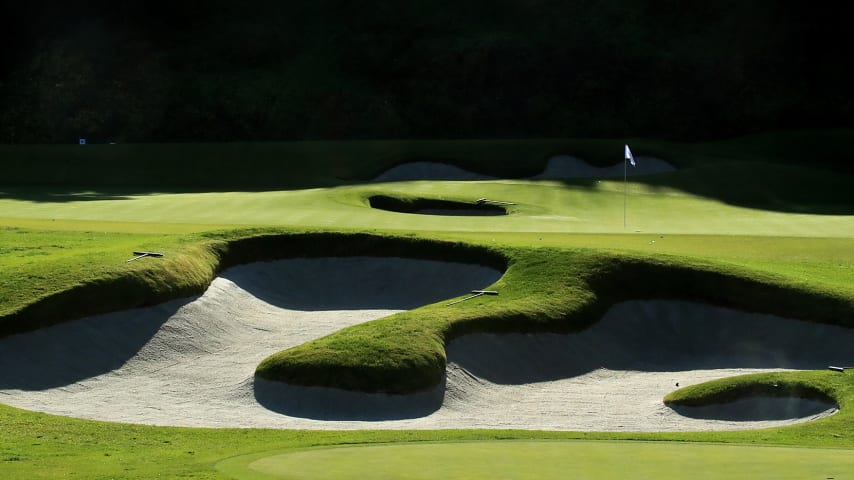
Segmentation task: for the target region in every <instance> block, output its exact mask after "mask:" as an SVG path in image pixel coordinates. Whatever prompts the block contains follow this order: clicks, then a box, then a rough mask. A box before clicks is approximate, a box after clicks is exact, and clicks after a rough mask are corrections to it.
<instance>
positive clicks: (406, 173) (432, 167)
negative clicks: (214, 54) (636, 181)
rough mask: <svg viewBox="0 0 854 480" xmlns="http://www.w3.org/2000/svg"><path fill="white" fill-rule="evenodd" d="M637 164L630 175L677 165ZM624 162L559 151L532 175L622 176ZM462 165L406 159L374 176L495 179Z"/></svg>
mask: <svg viewBox="0 0 854 480" xmlns="http://www.w3.org/2000/svg"><path fill="white" fill-rule="evenodd" d="M635 160H636V166H634V167H632V166H629V167H628V169H626V171H625V174H626V175H628V176H638V175H652V174H656V173H666V172H672V171H674V170H676V168H675V167H674V166H673V165H672V164H670V163H668V162H666V161H664V160H661V159H660V158H655V157H646V156H640V157H635ZM623 173H624V172H623V163H622V162H620V163H617V164H616V165H612V166H609V167H595V166H593V165H591V164H589V163H587V162H586V161H584V160H582V159H580V158H577V157H573V156H570V155H556V156H554V157H551V158H549V159H548V161H547V162H546V168H545V169H544V170H543V172H542V173H539V174H537V175H534V176H533V177H530V178H531V179H533V180H561V179H570V178H616V177H622V176H623ZM496 179H497V177H490V176H488V175H482V174H479V173H474V172H470V171H468V170H464V169H462V168H459V167H456V166H453V165H447V164H444V163H434V162H411V163H404V164H401V165H398V166H396V167H393V168H391V169H389V170H387V171H386V172H385V173H383V174H381V175H380V176H378V177H377V178H375V179H374V181H375V182H401V181H410V180H496Z"/></svg>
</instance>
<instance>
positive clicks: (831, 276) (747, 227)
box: [0, 130, 854, 479]
mask: <svg viewBox="0 0 854 480" xmlns="http://www.w3.org/2000/svg"><path fill="white" fill-rule="evenodd" d="M851 140H854V131H850V130H833V131H792V132H788V131H784V132H776V133H771V134H765V135H757V136H751V137H743V138H735V139H729V140H723V141H717V142H705V143H677V142H669V141H659V140H651V139H637V140H628V141H629V142H630V143H631V145H632V149H633V151H634V152H635V155H636V156H637V159H638V161H639V162H643V159H644V157H648V158H656V159H661V160H662V161H666V162H669V164H671V165H672V166H673V167H674V169H673V171H670V172H663V173H655V174H650V175H632V173H633V172H632V171H631V168H632V167H631V166H629V167H627V172H628V174H629V175H628V176H627V177H626V180H625V181H624V180H623V178H621V177H619V178H613V177H611V178H598V177H596V176H592V177H586V178H581V177H575V178H551V179H535V178H532V177H534V176H535V175H537V174H538V173H540V172H543V171H544V170H545V169H546V166H547V163H548V160H549V158H552V157H553V156H555V155H573V156H576V157H578V158H581V159H584V160H586V161H588V162H589V163H590V165H591V168H594V166H597V167H601V166H604V165H611V164H614V165H615V164H621V162H622V161H623V159H622V146H623V144H624V143H625V142H626V140H622V139H614V140H585V139H560V140H554V139H552V140H520V141H512V140H501V141H494V142H491V141H487V140H483V141H417V142H416V141H413V142H404V141H389V142H385V143H384V142H381V141H371V142H359V141H353V142H294V143H281V144H275V143H274V144H257V145H256V144H243V145H231V144H224V145H221V146H217V145H216V144H184V145H167V144H163V145H143V146H138V147H137V146H133V145H91V146H89V145H87V146H50V147H46V146H34V145H30V146H28V145H19V146H3V147H2V148H0V153H2V155H3V159H4V162H7V163H8V164H9V172H10V176H9V177H7V178H10V179H12V180H7V183H5V184H3V183H0V341H2V342H10V343H7V344H4V343H0V354H2V353H3V351H2V350H3V349H4V348H11V347H6V345H11V343H14V342H15V341H16V339H24V338H27V339H30V338H35V337H27V336H28V335H29V336H32V335H37V334H39V332H46V331H50V330H49V329H51V328H56V327H65V328H74V325H76V324H75V323H74V322H75V321H77V320H78V319H83V320H86V319H88V318H90V317H92V316H94V315H102V314H120V313H121V312H134V311H142V310H136V309H142V308H150V307H156V306H158V305H165V304H168V302H189V300H185V299H194V298H198V297H201V296H203V295H205V293H206V291H207V290H208V289H209V287H210V286H211V285H212V284H213V282H216V281H218V280H217V279H218V278H220V276H221V275H224V274H225V273H226V272H228V271H229V269H232V268H235V267H239V266H246V265H249V264H254V263H256V262H269V261H273V260H276V261H278V260H282V259H300V258H322V259H329V258H338V257H356V256H358V257H360V258H362V257H364V258H389V257H393V258H405V259H415V260H423V261H443V262H458V263H466V264H474V265H478V266H480V267H484V268H489V269H492V270H494V271H496V272H498V273H497V275H498V276H499V277H500V278H498V279H497V280H495V281H494V283H492V284H491V285H489V284H487V285H474V286H473V287H472V288H486V287H488V289H490V290H495V291H497V292H498V295H483V296H478V297H476V298H473V299H471V300H467V301H464V302H462V303H458V304H455V305H453V306H448V303H451V302H452V301H454V300H460V299H462V298H464V297H466V296H467V293H468V292H467V290H462V291H460V292H459V293H458V296H453V295H452V296H451V297H450V298H446V299H445V298H443V299H441V300H440V301H436V300H435V299H432V300H430V301H426V302H424V303H422V304H420V305H421V306H417V307H411V306H408V307H406V308H401V309H398V310H396V311H395V312H394V313H391V314H389V315H387V316H381V317H380V318H377V319H375V320H371V321H366V322H364V323H359V324H353V325H350V326H347V327H346V328H342V329H340V330H337V331H332V332H329V333H328V334H324V335H323V336H321V337H319V338H315V339H311V340H308V341H306V342H304V343H301V344H298V345H295V346H288V347H287V348H284V349H282V350H280V351H271V352H265V353H264V355H265V356H266V358H264V359H263V360H259V361H258V362H257V364H255V365H254V367H252V370H250V371H249V372H248V373H247V375H249V376H252V375H255V376H256V378H259V379H264V381H269V382H274V383H282V384H286V385H289V386H299V387H305V388H318V387H319V388H330V389H339V390H344V391H348V392H357V393H365V394H372V395H373V394H377V395H385V394H393V396H401V395H409V394H418V393H421V392H425V391H430V389H432V388H435V387H436V386H437V385H440V384H441V382H442V379H443V376H444V375H445V372H446V370H445V369H446V366H447V365H446V363H447V361H448V357H447V353H446V346H447V345H448V344H449V343H450V342H452V341H454V340H456V339H460V338H463V337H465V336H466V335H473V334H492V333H499V334H503V333H516V334H520V333H522V334H533V333H546V334H568V333H569V334H571V333H575V332H579V331H584V330H585V329H587V328H588V327H590V326H591V325H592V324H594V323H595V322H597V321H598V320H599V319H600V318H602V317H603V315H604V314H605V313H606V312H607V311H609V309H610V308H611V307H612V306H614V305H616V304H620V303H621V302H627V301H646V300H656V299H664V300H668V301H669V300H678V301H690V302H698V303H703V304H710V305H716V306H720V307H726V308H731V309H735V310H740V311H746V312H756V313H761V314H767V315H771V316H776V317H785V318H787V319H797V320H802V321H806V322H813V324H814V325H816V328H817V329H818V327H819V326H821V327H834V328H844V329H851V328H852V327H854V197H852V195H851V193H850V186H851V185H854V172H852V170H851V168H850V162H848V161H847V159H848V156H849V154H848V153H846V145H849V144H850V142H851ZM781 145H782V146H786V145H788V146H791V148H788V149H785V148H782V147H781ZM113 147H115V149H113ZM520 152H530V153H529V155H524V156H520ZM184 157H188V158H193V163H194V165H195V166H196V167H199V166H205V165H207V168H204V169H203V173H200V174H198V175H194V174H193V173H192V172H191V171H189V170H182V171H180V172H179V173H180V175H171V176H169V178H168V179H165V180H164V181H163V182H162V183H160V182H158V177H157V176H156V175H154V176H146V177H145V178H143V179H140V176H139V175H138V174H133V173H132V172H125V171H122V169H120V168H114V167H108V166H107V165H108V164H111V163H115V164H120V163H121V162H123V161H134V162H138V161H145V162H147V163H146V164H147V165H148V166H149V167H150V168H151V170H150V171H163V170H161V167H164V166H165V165H169V164H170V163H171V162H174V160H175V159H176V158H184ZM273 159H275V160H273ZM424 159H435V160H436V161H437V162H438V161H441V162H442V163H444V164H450V165H454V166H457V167H459V168H460V169H466V170H467V171H472V172H477V173H478V174H483V175H488V176H489V177H494V178H491V179H483V180H451V179H449V180H406V181H389V180H379V181H375V180H374V179H375V178H377V177H378V176H379V175H381V174H382V173H383V172H384V171H387V170H389V169H391V168H392V167H395V166H397V167H401V166H405V165H406V164H408V163H411V162H413V161H424ZM307 160H316V161H307ZM72 161H73V162H74V163H73V168H71V163H70V162H72ZM236 167H239V168H238V169H239V170H240V172H239V173H237V174H235V175H234V180H235V181H234V184H233V185H231V186H230V185H229V181H228V180H229V179H228V173H227V172H229V171H230V169H234V168H236ZM256 167H257V169H258V171H262V172H264V173H263V175H259V178H260V180H258V182H257V183H255V184H253V183H252V182H253V180H252V179H253V178H254V177H253V175H252V169H253V168H256ZM181 168H184V167H181ZM101 173H104V174H103V175H102V174H101ZM182 175H183V176H182ZM87 179H92V180H91V181H88V180H87ZM482 198H487V199H490V200H494V201H499V202H507V205H506V206H502V207H501V210H502V211H501V212H500V213H502V214H500V215H452V214H441V213H443V212H439V213H440V214H436V212H427V213H430V214H419V210H420V209H421V208H422V207H423V208H427V209H431V208H440V209H441V208H443V207H448V206H451V207H452V208H451V210H454V209H463V210H464V211H465V206H466V205H472V208H476V206H477V200H478V199H482ZM377 199H381V200H380V201H379V203H380V204H382V205H384V206H388V205H392V206H393V208H376V207H375V206H374V205H375V204H376V203H377ZM421 213H424V212H421ZM444 213H448V212H444ZM451 213H453V212H451ZM135 251H150V252H158V253H162V254H163V256H162V257H145V258H140V259H137V260H134V261H130V262H129V261H128V260H130V259H132V258H133V257H134V256H135V255H134V252H135ZM490 281H492V280H490ZM256 293H257V292H256ZM169 305H171V304H169ZM371 306H372V307H374V308H380V307H378V306H376V305H373V304H372V305H371ZM176 308H177V307H176ZM215 309H221V310H223V311H225V312H226V313H228V315H231V317H228V315H226V318H235V319H236V320H235V321H237V320H240V319H239V318H238V317H239V314H235V313H233V312H232V313H229V312H231V310H228V305H227V304H225V303H224V304H222V305H220V304H217V306H216V307H215ZM319 310H321V311H323V310H324V309H323V308H319ZM327 310H328V309H327ZM776 317H775V318H776ZM111 318H112V317H111ZM115 318H123V317H115ZM153 330H156V329H153ZM203 334H204V329H203V328H201V329H200V330H199V332H193V333H192V335H201V336H203ZM188 335H189V334H188ZM150 337H151V338H153V334H151V335H150ZM68 338H71V337H70V336H69V337H68ZM147 339H148V337H143V338H142V339H139V340H140V344H139V345H136V346H135V347H133V348H135V349H141V348H142V345H144V343H145V340H147ZM28 341H30V340H28ZM175 348H176V349H178V347H175ZM779 348H780V349H781V351H797V349H798V345H797V344H796V343H795V344H788V345H781V346H779ZM844 349H845V348H844V347H843V348H842V349H841V350H844ZM132 353H133V352H131V354H132ZM829 353H830V352H829ZM832 353H833V355H836V356H835V357H834V358H840V359H842V360H840V361H843V360H845V359H850V362H848V363H847V364H845V365H839V366H843V367H847V366H854V348H852V349H851V350H848V351H835V352H832ZM131 354H129V355H131ZM49 355H50V352H47V351H40V350H38V349H33V350H32V351H30V352H27V354H26V355H23V356H22V357H21V358H20V360H18V359H14V360H11V359H10V360H8V364H7V363H6V362H7V360H4V363H0V372H11V371H13V370H14V369H21V368H23V367H21V365H20V364H16V363H17V362H18V361H20V362H26V363H31V364H33V365H41V363H39V362H41V361H42V360H43V357H47V356H49ZM85 357H86V355H85V354H84V355H80V356H79V358H75V359H74V361H73V362H72V361H69V362H68V364H75V365H76V364H78V362H79V363H80V364H83V363H85ZM8 358H9V357H8V356H3V355H0V359H8ZM262 358H263V357H262ZM123 360H124V361H126V360H127V358H124V359H123ZM121 363H122V362H119V363H118V364H117V365H115V366H111V367H110V369H118V368H121ZM51 365H56V367H55V368H57V369H58V370H59V369H61V368H64V367H63V365H61V364H60V363H56V364H51ZM740 366H741V365H733V367H740ZM824 367H826V366H825V365H822V366H821V367H820V369H807V370H803V369H797V368H796V369H788V368H787V369H781V371H775V372H760V373H755V374H752V375H748V376H738V377H731V378H723V379H718V380H715V381H712V382H703V383H700V384H697V385H692V386H690V387H689V388H684V389H682V388H678V387H676V386H672V385H668V388H671V390H672V392H670V393H669V394H668V395H667V398H663V395H662V398H661V399H660V400H661V402H662V403H661V405H664V402H667V403H668V404H672V405H710V404H719V403H725V402H731V401H733V400H739V399H744V398H748V397H750V396H755V395H771V396H778V397H794V398H798V397H804V398H820V399H825V400H828V401H831V402H833V403H834V405H835V406H837V407H838V412H836V413H834V414H832V415H828V416H824V417H822V418H821V419H819V420H815V421H804V422H800V423H797V424H792V425H787V426H782V427H775V428H768V429H761V430H740V431H728V430H722V431H690V432H689V431H669V432H655V431H645V432H632V431H610V432H598V431H583V432H581V431H578V432H574V431H539V430H525V429H513V430H505V429H497V428H496V429H484V430H473V429H466V428H462V427H461V428H453V427H449V428H444V427H443V428H441V429H413V430H410V429H395V430H385V429H377V428H376V427H375V426H374V425H373V424H372V423H371V421H364V422H361V423H360V424H359V425H358V428H353V429H348V430H347V431H339V430H329V429H324V428H318V429H299V430H291V429H286V430H284V429H283V430H278V429H275V428H270V429H267V428H187V427H181V426H179V425H181V423H161V422H156V423H155V424H149V423H147V422H145V421H142V422H134V421H130V420H129V421H127V422H125V423H115V422H106V421H99V420H97V419H96V420H93V419H87V417H85V416H83V415H75V414H74V412H73V410H74V401H73V397H69V398H72V400H71V401H69V402H68V405H67V407H68V410H67V412H68V413H61V414H56V415H54V414H48V413H43V411H39V410H38V409H37V408H26V409H22V408H16V407H13V406H7V405H6V404H8V405H13V404H12V403H10V402H11V401H12V399H13V398H17V397H15V396H17V395H22V394H24V395H29V394H32V395H39V394H44V395H48V394H50V392H49V390H50V388H53V387H54V386H55V385H53V383H56V382H54V380H55V378H64V377H62V375H64V373H63V372H50V371H47V372H41V373H33V374H32V376H33V377H38V376H40V375H41V376H42V377H41V378H32V379H30V380H32V383H31V384H28V385H36V387H32V386H30V387H20V385H19V384H16V383H15V381H17V380H16V379H13V377H12V376H10V375H5V376H4V374H2V373H0V404H4V405H0V428H2V430H3V435H2V437H0V476H2V477H5V478H58V477H64V476H68V477H77V478H156V477H158V476H160V477H163V478H166V477H172V478H237V479H250V478H259V479H260V478H305V479H311V478H342V479H346V478H368V477H370V478H446V479H453V478H484V477H495V478H518V479H523V478H567V477H570V478H664V479H667V478H684V477H685V476H686V475H690V476H691V477H692V478H723V477H726V478H757V477H761V478H823V479H827V478H834V479H842V478H852V476H851V475H852V474H851V473H850V472H852V471H854V464H852V460H851V459H852V458H854V455H852V454H851V453H852V449H854V413H851V411H850V410H849V409H850V408H851V407H850V406H851V405H852V404H854V376H852V373H851V371H850V370H847V369H846V370H844V371H842V372H839V371H832V370H827V369H826V368H824ZM100 368H101V367H98V369H100ZM98 369H96V370H95V371H92V372H90V371H88V370H87V371H78V372H72V373H73V375H71V377H73V378H74V381H71V382H68V383H65V384H60V385H59V386H58V387H57V388H64V389H67V390H69V391H73V390H74V389H75V388H77V389H80V390H81V391H82V390H83V389H84V388H86V385H85V383H81V382H85V381H88V380H92V381H97V379H98V378H100V375H102V374H104V373H105V372H104V371H101V370H98ZM105 369H106V367H105ZM34 370H35V369H34ZM108 370H109V369H108ZM211 373H214V374H215V372H211ZM81 377H82V378H81ZM13 380H14V381H13ZM39 382H42V383H43V384H40V383H39ZM60 383H61V382H60ZM48 384H50V388H47V387H46V386H45V385H48ZM683 386H684V385H683ZM6 400H9V401H6ZM75 417H78V418H75ZM704 475H705V476H704Z"/></svg>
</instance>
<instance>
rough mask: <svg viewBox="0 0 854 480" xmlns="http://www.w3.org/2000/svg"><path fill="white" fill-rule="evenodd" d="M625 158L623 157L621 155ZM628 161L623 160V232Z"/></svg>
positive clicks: (626, 159)
mask: <svg viewBox="0 0 854 480" xmlns="http://www.w3.org/2000/svg"><path fill="white" fill-rule="evenodd" d="M623 156H625V155H623ZM628 163H629V159H628V158H624V159H623V230H625V229H626V192H628V182H627V180H626V176H627V173H628V170H629V166H628Z"/></svg>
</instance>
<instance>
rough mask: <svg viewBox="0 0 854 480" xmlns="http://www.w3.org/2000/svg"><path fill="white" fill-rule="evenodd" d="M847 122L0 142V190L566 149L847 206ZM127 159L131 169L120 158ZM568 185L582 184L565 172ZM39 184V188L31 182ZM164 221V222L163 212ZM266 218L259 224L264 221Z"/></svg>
mask: <svg viewBox="0 0 854 480" xmlns="http://www.w3.org/2000/svg"><path fill="white" fill-rule="evenodd" d="M852 140H854V130H850V129H848V130H845V129H840V130H800V131H782V132H773V133H768V134H763V135H754V136H749V137H742V138H736V139H731V140H726V141H718V142H708V143H695V144H691V143H678V142H668V141H661V140H649V139H640V138H638V139H621V138H613V139H561V138H548V139H508V140H373V141H367V140H366V141H304V142H270V143H224V144H215V143H207V144H204V143H201V144H119V145H90V146H86V147H79V146H75V145H52V146H44V145H0V157H2V158H3V159H4V168H5V170H4V172H5V175H4V180H3V183H4V187H3V188H0V198H8V199H17V200H24V201H30V202H36V203H65V202H81V201H97V200H107V199H113V200H118V199H129V198H131V197H133V196H138V195H141V194H149V193H158V192H159V193H164V192H173V193H174V192H200V191H212V190H224V189H225V190H228V191H235V190H243V191H260V190H270V189H275V190H281V189H304V188H311V187H332V186H341V185H348V184H354V183H360V182H363V181H366V180H369V179H371V178H374V177H376V176H377V175H379V174H380V173H382V172H383V171H385V170H387V169H389V168H391V167H393V166H395V165H399V164H401V163H406V162H413V161H432V162H442V163H449V164H454V165H457V166H460V167H463V168H466V169H469V170H472V171H476V172H480V173H485V174H489V175H494V176H497V177H501V178H521V177H526V176H530V175H534V174H537V173H540V172H541V171H542V170H543V168H544V167H545V164H546V160H547V159H548V158H549V157H551V156H554V155H557V154H571V155H575V156H578V157H580V158H583V159H585V160H587V161H588V162H590V163H591V164H593V165H597V166H605V165H614V164H617V163H620V162H621V161H622V145H623V143H625V142H628V143H630V144H631V145H632V148H633V151H634V152H635V154H636V155H637V156H642V155H652V156H657V157H660V158H663V159H665V160H667V161H669V162H671V163H673V164H674V165H676V166H677V167H678V169H679V172H677V173H676V174H673V175H656V176H649V177H639V178H635V179H633V182H635V183H638V184H641V185H647V186H649V187H652V188H676V189H679V190H680V191H683V192H686V193H690V194H692V195H697V196H703V197H706V198H710V199H716V200H721V201H724V202H726V203H729V204H732V205H738V206H743V207H750V208H762V209H772V210H778V211H785V212H803V213H822V214H849V213H851V207H850V205H849V202H848V201H847V200H848V197H847V188H846V186H847V185H850V184H851V182H852V180H851V174H852V173H853V172H852V171H851V169H850V168H849V167H847V165H849V164H850V162H845V161H843V160H844V158H845V155H846V154H845V152H846V151H847V148H848V145H850V144H851V143H852ZM128 165H131V166H132V168H128V167H127V166H128ZM570 184H571V185H588V186H589V184H588V183H585V182H583V181H582V182H578V181H572V182H570ZM34 186H41V187H42V188H41V189H40V190H39V189H37V190H33V188H32V187H34ZM167 221H168V220H167ZM264 223H267V222H264Z"/></svg>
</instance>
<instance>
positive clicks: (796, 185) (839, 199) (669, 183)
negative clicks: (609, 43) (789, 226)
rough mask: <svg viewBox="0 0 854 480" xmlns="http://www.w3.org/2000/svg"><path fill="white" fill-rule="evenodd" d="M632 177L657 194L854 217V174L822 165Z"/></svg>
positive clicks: (582, 182) (585, 183) (737, 166)
mask: <svg viewBox="0 0 854 480" xmlns="http://www.w3.org/2000/svg"><path fill="white" fill-rule="evenodd" d="M599 180H600V179H597V178H587V179H581V178H576V179H564V180H562V183H564V184H565V185H567V186H572V187H582V188H592V187H594V186H595V184H596V182H597V181H599ZM611 180H612V181H613V180H615V179H611ZM617 180H619V179H617ZM629 181H630V182H632V183H636V184H643V185H645V186H647V187H648V188H649V189H651V190H652V191H653V192H655V191H656V190H657V189H659V190H662V191H663V190H677V191H682V192H686V193H689V194H692V195H697V196H700V197H705V198H708V199H713V200H719V201H721V202H724V203H726V204H729V205H733V206H736V207H744V208H752V209H756V210H767V211H775V212H781V213H797V214H815V215H854V201H852V200H854V196H852V194H851V185H854V176H852V175H848V174H845V173H840V172H831V171H829V170H822V169H820V168H815V169H811V168H807V167H805V166H792V165H784V164H760V163H749V162H743V163H727V164H717V165H716V164H709V165H700V166H696V167H692V168H689V169H685V170H679V171H676V172H672V173H667V174H660V175H648V176H636V177H631V178H630V179H629Z"/></svg>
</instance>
